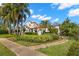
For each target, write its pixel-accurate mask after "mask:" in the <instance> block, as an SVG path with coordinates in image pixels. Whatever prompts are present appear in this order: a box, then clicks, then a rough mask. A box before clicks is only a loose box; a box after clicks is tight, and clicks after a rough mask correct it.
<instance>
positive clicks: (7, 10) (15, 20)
mask: <svg viewBox="0 0 79 59" xmlns="http://www.w3.org/2000/svg"><path fill="white" fill-rule="evenodd" d="M0 13H1V14H0V16H1V17H2V18H3V20H4V23H6V24H7V25H10V28H11V24H13V25H14V28H15V26H17V34H19V32H18V30H19V29H18V28H19V25H21V29H22V25H23V22H24V21H25V20H26V16H27V15H29V16H30V11H29V9H28V4H25V3H14V4H13V3H8V4H3V5H2V6H1V7H0ZM7 27H9V26H7ZM10 28H9V29H10ZM22 31H23V30H21V31H20V33H22Z"/></svg>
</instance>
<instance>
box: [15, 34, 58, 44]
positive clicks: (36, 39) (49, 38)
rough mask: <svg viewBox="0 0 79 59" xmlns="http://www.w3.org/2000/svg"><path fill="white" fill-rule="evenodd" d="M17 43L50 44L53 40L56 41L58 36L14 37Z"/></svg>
mask: <svg viewBox="0 0 79 59" xmlns="http://www.w3.org/2000/svg"><path fill="white" fill-rule="evenodd" d="M16 39H17V40H18V41H27V42H35V43H44V42H50V41H53V40H58V39H59V36H58V35H56V34H50V35H49V34H44V35H40V36H38V35H23V36H18V37H16Z"/></svg>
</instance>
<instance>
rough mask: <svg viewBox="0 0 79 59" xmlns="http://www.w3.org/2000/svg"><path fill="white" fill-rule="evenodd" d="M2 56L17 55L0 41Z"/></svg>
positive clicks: (0, 54)
mask: <svg viewBox="0 0 79 59" xmlns="http://www.w3.org/2000/svg"><path fill="white" fill-rule="evenodd" d="M0 56H16V55H15V54H14V53H13V52H11V51H10V50H9V49H8V48H6V47H4V46H3V45H2V44H1V43H0Z"/></svg>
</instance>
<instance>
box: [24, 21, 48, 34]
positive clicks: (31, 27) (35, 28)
mask: <svg viewBox="0 0 79 59" xmlns="http://www.w3.org/2000/svg"><path fill="white" fill-rule="evenodd" d="M25 29H26V31H25V32H36V33H38V34H39V35H41V34H42V33H43V32H44V31H45V32H49V30H48V28H45V27H44V26H43V25H39V24H37V23H36V22H28V23H27V24H26V25H25Z"/></svg>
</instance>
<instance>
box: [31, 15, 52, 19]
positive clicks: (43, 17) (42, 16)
mask: <svg viewBox="0 0 79 59" xmlns="http://www.w3.org/2000/svg"><path fill="white" fill-rule="evenodd" d="M32 18H37V19H40V20H50V19H51V18H52V17H50V16H47V15H32Z"/></svg>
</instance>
